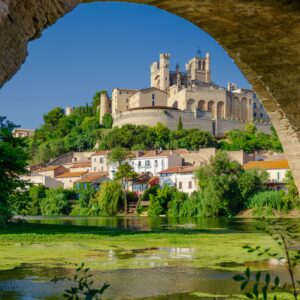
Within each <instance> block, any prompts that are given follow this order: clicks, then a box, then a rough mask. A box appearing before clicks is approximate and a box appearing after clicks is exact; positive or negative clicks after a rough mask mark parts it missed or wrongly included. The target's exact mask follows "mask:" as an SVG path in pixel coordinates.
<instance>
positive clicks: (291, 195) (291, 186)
mask: <svg viewBox="0 0 300 300" xmlns="http://www.w3.org/2000/svg"><path fill="white" fill-rule="evenodd" d="M284 183H285V187H286V188H287V191H286V193H285V194H284V195H283V196H282V198H283V200H284V202H285V203H286V204H287V205H288V206H289V207H295V206H298V205H299V192H298V189H297V187H296V184H295V181H294V178H293V174H292V172H291V171H290V170H288V171H287V172H286V174H285V178H284Z"/></svg>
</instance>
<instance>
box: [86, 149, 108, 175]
mask: <svg viewBox="0 0 300 300" xmlns="http://www.w3.org/2000/svg"><path fill="white" fill-rule="evenodd" d="M110 152H111V151H110V150H104V151H98V152H96V153H93V154H92V155H91V163H92V166H91V169H92V170H91V171H92V172H108V170H109V161H108V154H109V153H110Z"/></svg>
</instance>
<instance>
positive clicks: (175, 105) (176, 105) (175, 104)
mask: <svg viewBox="0 0 300 300" xmlns="http://www.w3.org/2000/svg"><path fill="white" fill-rule="evenodd" d="M172 107H173V108H178V101H177V100H176V101H174V103H173V105H172Z"/></svg>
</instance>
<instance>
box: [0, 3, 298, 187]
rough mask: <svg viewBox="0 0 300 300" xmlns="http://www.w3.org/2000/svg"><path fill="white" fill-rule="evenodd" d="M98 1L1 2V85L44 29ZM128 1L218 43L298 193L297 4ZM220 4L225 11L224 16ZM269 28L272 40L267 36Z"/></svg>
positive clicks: (16, 68) (14, 71)
mask: <svg viewBox="0 0 300 300" xmlns="http://www.w3.org/2000/svg"><path fill="white" fill-rule="evenodd" d="M97 1H98V2H102V1H103V0H92V1H91V0H52V1H48V0H36V1H32V0H23V1H21V2H20V3H19V5H15V0H6V1H1V5H2V10H1V11H0V86H1V85H2V84H4V83H5V82H6V81H7V80H9V79H10V78H11V77H12V76H13V75H14V74H15V73H16V71H17V70H18V69H19V68H20V66H21V64H22V63H23V62H24V60H25V58H26V55H27V43H28V42H29V41H31V40H34V39H36V38H39V37H40V36H41V32H42V31H43V30H44V29H45V28H46V27H48V26H50V25H53V24H54V23H55V22H56V20H57V19H59V18H60V17H62V16H64V15H65V14H67V13H68V12H70V11H71V10H72V9H73V8H74V7H76V6H77V5H78V4H80V3H85V2H86V3H88V2H97ZM128 2H133V3H141V4H150V5H152V6H155V7H157V8H160V9H164V10H166V11H168V12H170V13H174V14H176V15H178V16H180V17H182V18H185V19H186V20H188V21H191V22H192V23H193V24H195V25H196V26H198V27H200V28H202V29H203V30H205V31H206V32H207V33H209V34H211V35H212V37H213V38H215V39H216V40H217V41H218V43H219V44H220V45H221V46H222V47H223V48H224V49H225V51H226V52H227V53H228V54H229V55H230V56H231V58H232V59H233V60H234V61H235V63H236V64H237V66H238V67H239V68H240V69H241V71H242V72H243V74H244V75H245V76H246V77H247V79H248V81H249V82H250V83H251V84H252V86H253V88H254V90H255V91H256V93H257V95H258V97H259V99H260V100H261V102H262V104H263V105H264V106H265V108H266V109H267V112H268V114H269V116H270V119H271V121H272V123H273V125H274V127H275V129H276V130H277V133H278V136H279V137H280V139H281V142H282V144H283V147H284V150H285V154H286V157H287V159H288V160H289V162H290V167H291V169H292V171H293V174H294V178H295V180H296V184H297V186H298V187H299V188H300V163H299V161H300V154H297V155H295V153H300V118H299V115H300V105H299V102H300V89H299V86H298V82H300V72H295V70H297V68H299V65H300V62H299V57H300V48H299V47H298V45H299V40H300V30H299V28H298V27H294V30H293V34H291V35H288V36H287V35H286V31H287V26H289V24H299V23H300V14H299V7H300V6H299V1H298V0H291V1H275V0H273V1H253V2H247V1H244V0H236V1H232V2H230V7H229V6H228V5H229V4H224V3H223V2H222V1H206V0H182V1H172V0H166V1H159V0H153V1H151V2H150V3H149V1H148V0H128ZM224 5H225V7H226V9H227V8H228V9H227V11H228V13H227V14H225V15H224ZM194 7H197V9H194ZM254 9H255V11H256V13H255V14H254V15H253V16H252V17H251V19H249V11H251V10H254ZM218 16H222V18H220V17H218ZM233 20H234V22H233ZM261 20H264V21H263V22H262V21H261ZM249 21H250V22H251V24H249ZM278 24H281V26H277V25H278ZM249 25H251V26H249ZM271 29H272V30H273V33H274V34H273V35H270V30H271ZM236 36H243V37H244V40H243V43H242V44H241V43H236V42H235V41H236ZM266 47H267V49H268V51H266ZM278 49H284V51H278ZM270 53H272V55H270ZM286 53H289V55H288V56H287V55H286ZM262 62H264V63H262ZM278 78H282V80H278Z"/></svg>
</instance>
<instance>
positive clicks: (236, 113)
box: [232, 97, 240, 119]
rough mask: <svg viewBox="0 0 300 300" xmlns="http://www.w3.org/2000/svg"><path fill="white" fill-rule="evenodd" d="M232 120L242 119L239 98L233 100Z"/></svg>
mask: <svg viewBox="0 0 300 300" xmlns="http://www.w3.org/2000/svg"><path fill="white" fill-rule="evenodd" d="M232 118H233V119H240V99H239V98H238V97H233V99H232Z"/></svg>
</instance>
